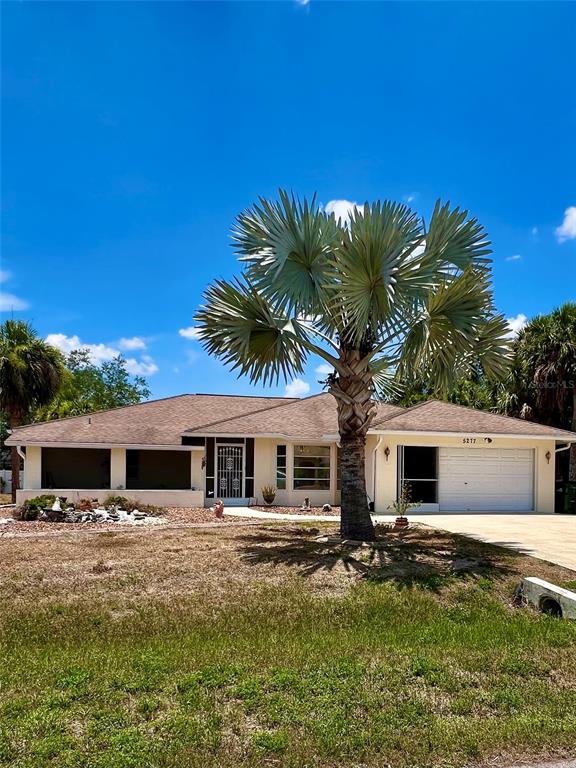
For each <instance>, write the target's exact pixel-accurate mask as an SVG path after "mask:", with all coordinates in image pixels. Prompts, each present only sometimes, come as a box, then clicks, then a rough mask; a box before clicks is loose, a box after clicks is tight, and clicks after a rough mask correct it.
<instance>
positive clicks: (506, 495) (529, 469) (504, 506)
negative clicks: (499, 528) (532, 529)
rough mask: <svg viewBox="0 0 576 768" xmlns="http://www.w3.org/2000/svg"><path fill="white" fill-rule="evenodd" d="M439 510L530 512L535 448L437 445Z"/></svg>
mask: <svg viewBox="0 0 576 768" xmlns="http://www.w3.org/2000/svg"><path fill="white" fill-rule="evenodd" d="M438 463H439V467H438V470H439V471H438V475H439V478H438V480H439V483H438V486H439V487H438V501H439V505H440V511H441V512H530V511H531V510H533V509H534V451H533V450H530V449H517V448H440V451H439V462H438Z"/></svg>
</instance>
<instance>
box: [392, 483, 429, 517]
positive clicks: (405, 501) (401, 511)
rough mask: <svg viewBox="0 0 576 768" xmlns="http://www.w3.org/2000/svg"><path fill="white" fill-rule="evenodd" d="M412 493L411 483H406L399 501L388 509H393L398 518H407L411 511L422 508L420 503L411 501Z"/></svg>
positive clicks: (403, 485)
mask: <svg viewBox="0 0 576 768" xmlns="http://www.w3.org/2000/svg"><path fill="white" fill-rule="evenodd" d="M411 498H412V493H411V491H410V483H408V482H406V481H404V482H403V483H402V487H401V488H400V493H399V494H398V499H397V500H396V501H393V502H392V504H390V506H389V507H388V509H393V510H394V512H395V513H396V516H397V518H398V517H401V518H405V517H406V513H407V512H408V510H409V509H416V508H417V507H420V506H421V503H420V502H419V501H411Z"/></svg>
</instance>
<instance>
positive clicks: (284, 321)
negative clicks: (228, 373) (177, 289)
mask: <svg viewBox="0 0 576 768" xmlns="http://www.w3.org/2000/svg"><path fill="white" fill-rule="evenodd" d="M195 320H196V322H197V323H198V327H199V330H200V341H201V343H202V345H203V347H204V349H205V350H206V351H207V352H208V353H209V354H211V355H215V356H216V357H218V358H219V359H220V360H222V361H223V362H224V363H225V364H226V365H230V366H231V368H232V370H237V371H238V373H239V375H247V376H249V378H250V381H256V380H260V381H263V382H264V383H265V384H270V383H274V382H277V381H278V380H279V379H280V378H281V377H284V378H285V379H288V378H290V377H293V376H294V375H296V374H299V373H302V371H303V367H304V363H305V361H306V349H305V347H304V345H303V342H304V341H306V334H305V333H304V331H303V330H302V328H301V327H300V326H299V324H298V323H297V322H293V321H292V320H291V319H290V318H289V317H288V316H287V315H282V314H280V313H278V312H277V311H276V312H275V311H272V309H271V308H270V305H269V303H268V301H267V300H266V299H265V298H264V296H262V294H261V293H260V292H259V291H258V290H257V289H256V288H255V287H254V286H253V285H251V284H250V283H249V282H247V281H243V280H234V281H233V282H232V283H227V282H226V281H224V280H217V281H216V282H215V283H213V284H212V285H211V286H210V287H209V288H208V289H207V290H206V292H205V294H204V305H203V306H202V307H201V308H200V309H199V310H198V312H197V313H196V315H195Z"/></svg>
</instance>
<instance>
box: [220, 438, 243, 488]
mask: <svg viewBox="0 0 576 768" xmlns="http://www.w3.org/2000/svg"><path fill="white" fill-rule="evenodd" d="M216 466H217V474H216V478H217V495H218V496H219V497H220V498H223V499H238V498H242V497H243V496H244V483H243V466H244V446H243V445H218V447H217V461H216Z"/></svg>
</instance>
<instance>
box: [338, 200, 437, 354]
mask: <svg viewBox="0 0 576 768" xmlns="http://www.w3.org/2000/svg"><path fill="white" fill-rule="evenodd" d="M422 236H423V231H422V227H421V223H420V220H419V218H418V216H417V215H416V214H415V213H413V212H412V211H411V210H410V208H408V207H407V206H406V205H403V204H401V203H392V202H385V203H380V202H377V203H374V204H373V205H368V204H366V205H365V206H364V209H363V210H362V211H355V212H354V213H353V214H352V216H351V219H350V225H349V228H348V229H346V230H345V231H344V233H343V238H342V244H341V246H340V248H339V249H338V251H337V254H336V256H337V258H336V264H335V269H336V270H337V279H336V280H335V283H337V288H336V289H335V291H334V297H333V299H332V306H333V307H335V308H337V309H338V310H339V311H340V312H341V313H345V316H346V319H347V323H346V325H347V330H348V333H349V334H351V336H352V337H353V338H354V340H358V339H360V338H361V337H362V336H363V335H364V334H365V332H366V329H370V331H371V332H372V333H373V334H374V335H377V334H378V331H379V329H380V327H381V325H382V323H383V322H386V321H390V320H394V319H398V318H400V317H401V315H402V310H403V307H402V298H403V295H404V294H405V293H406V285H405V282H406V281H408V280H410V279H413V280H414V281H420V280H421V278H419V277H418V269H417V268H416V267H415V266H414V265H413V264H412V260H413V254H414V252H415V250H416V249H417V248H418V246H419V245H420V243H421V240H422ZM335 277H336V276H335Z"/></svg>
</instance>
